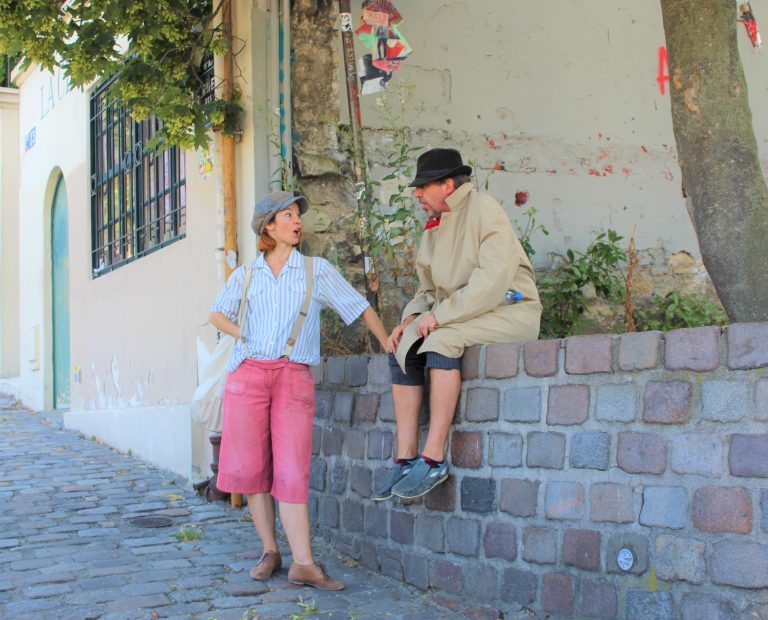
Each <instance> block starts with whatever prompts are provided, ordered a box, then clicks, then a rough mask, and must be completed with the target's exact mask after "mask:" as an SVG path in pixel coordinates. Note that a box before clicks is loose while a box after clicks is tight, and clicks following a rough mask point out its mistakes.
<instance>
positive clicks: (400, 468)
mask: <svg viewBox="0 0 768 620" xmlns="http://www.w3.org/2000/svg"><path fill="white" fill-rule="evenodd" d="M416 462H417V459H412V460H410V461H408V462H407V463H402V464H400V463H395V466H394V467H393V468H392V473H391V475H390V477H389V481H388V482H386V483H385V484H383V485H382V486H381V487H380V488H378V489H374V491H373V494H372V495H371V499H372V500H373V501H374V502H383V501H384V500H385V499H389V498H390V497H392V487H393V486H395V485H396V484H397V483H398V482H400V481H401V480H402V479H403V478H405V476H406V475H407V474H408V472H409V471H411V468H412V467H413V466H414V465H415V464H416Z"/></svg>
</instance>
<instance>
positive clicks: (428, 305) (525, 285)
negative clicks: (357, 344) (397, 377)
mask: <svg viewBox="0 0 768 620" xmlns="http://www.w3.org/2000/svg"><path fill="white" fill-rule="evenodd" d="M446 202H447V203H448V205H449V206H450V207H451V210H450V211H447V212H445V213H443V214H442V217H441V220H440V225H439V226H437V227H436V228H431V229H429V230H427V231H425V232H424V236H423V237H422V241H421V245H420V246H419V251H418V253H417V256H416V272H417V274H418V277H419V290H418V292H417V293H416V295H415V297H414V298H413V299H412V300H411V301H410V302H409V303H408V305H407V306H406V307H405V309H404V310H403V315H402V319H403V320H405V318H406V317H408V316H410V315H412V314H423V313H425V312H433V313H434V315H435V318H436V319H437V322H438V325H439V327H438V328H437V329H436V330H435V331H433V332H432V333H431V334H430V335H429V336H427V338H425V339H424V342H423V344H422V345H421V347H420V348H419V353H425V352H427V351H434V352H436V353H441V354H442V355H445V356H447V357H461V356H462V355H463V354H464V349H465V348H466V347H468V346H470V345H473V344H489V343H493V342H525V341H528V340H536V339H537V338H538V336H539V321H540V319H541V302H540V301H539V294H538V291H537V290H536V279H535V276H534V273H533V268H532V267H531V263H530V261H529V260H528V256H527V255H526V254H525V251H524V250H523V246H522V245H521V244H520V241H519V240H518V238H517V235H515V232H514V230H513V228H512V224H511V223H510V221H509V217H508V216H507V214H506V212H505V211H504V209H503V208H502V206H501V205H500V204H499V203H498V202H496V200H494V199H493V198H492V197H491V196H488V195H487V194H482V193H480V192H478V191H477V189H476V188H475V186H474V185H472V184H471V183H465V184H464V185H462V186H461V187H459V188H458V189H457V190H456V191H454V192H453V194H451V195H450V196H449V197H448V199H447V200H446ZM507 289H511V290H513V291H520V292H521V293H522V294H523V299H522V301H519V302H516V303H514V304H507V303H506V301H505V300H504V293H505V292H506V291H507ZM417 322H418V321H413V322H411V324H410V325H408V327H407V328H406V329H405V331H404V332H403V335H402V337H401V339H400V344H399V346H398V349H397V354H396V356H397V360H398V362H399V363H400V366H401V368H402V367H403V362H404V360H405V355H406V353H407V352H408V350H409V349H410V348H411V346H413V344H414V343H415V342H416V341H417V340H418V339H419V335H418V334H417V333H416V323H417Z"/></svg>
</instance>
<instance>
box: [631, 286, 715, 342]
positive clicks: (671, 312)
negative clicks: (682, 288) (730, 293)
mask: <svg viewBox="0 0 768 620" xmlns="http://www.w3.org/2000/svg"><path fill="white" fill-rule="evenodd" d="M634 318H635V324H636V326H637V329H638V331H650V330H659V331H665V332H666V331H669V330H670V329H680V328H683V327H703V326H705V325H722V324H723V323H725V322H726V321H727V318H726V317H725V315H724V314H723V312H722V310H720V308H718V307H717V306H716V305H715V304H713V303H712V302H711V301H709V300H707V299H705V298H703V297H700V296H698V295H694V294H692V293H688V294H681V293H678V292H677V291H672V292H670V293H667V294H666V295H654V296H653V303H652V305H651V307H649V308H638V309H636V310H635V313H634Z"/></svg>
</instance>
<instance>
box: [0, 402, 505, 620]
mask: <svg viewBox="0 0 768 620" xmlns="http://www.w3.org/2000/svg"><path fill="white" fill-rule="evenodd" d="M329 413H330V412H329ZM2 415H3V417H7V418H8V421H7V422H6V423H4V424H3V425H1V426H0V532H2V540H4V541H9V542H6V543H5V545H4V548H3V549H2V551H0V617H3V618H5V617H8V618H13V619H14V620H15V619H16V618H19V620H25V619H27V618H34V620H43V619H45V620H47V619H48V618H56V620H86V619H90V618H93V619H94V620H96V619H97V618H98V619H99V620H134V619H135V620H148V619H149V618H150V616H151V615H152V613H153V612H155V611H156V612H157V616H158V617H159V618H184V619H185V620H190V619H191V618H196V620H208V617H215V618H216V619H217V620H228V619H229V618H232V619H233V620H241V619H242V618H243V615H244V614H246V613H247V612H248V610H249V609H251V610H252V612H253V613H251V618H255V617H256V616H255V615H254V614H255V612H257V611H258V613H259V614H260V615H259V618H265V619H266V618H276V619H277V618H288V617H290V616H291V614H296V613H299V612H301V609H300V608H299V607H298V605H297V604H296V600H297V598H298V597H299V596H304V597H305V598H308V597H312V598H315V599H316V600H317V602H318V605H319V606H320V608H321V609H322V610H323V611H325V612H326V613H325V615H324V616H323V617H325V618H335V617H339V618H345V619H347V618H349V617H350V616H351V615H353V613H352V612H355V613H357V611H358V610H364V609H367V610H372V613H369V614H368V616H367V617H369V618H376V617H385V615H384V614H383V613H382V612H383V610H386V614H388V615H386V617H390V618H392V619H393V620H396V619H397V618H401V619H405V618H407V619H408V620H417V619H419V618H446V619H450V620H460V619H462V618H465V617H466V616H465V615H464V614H463V613H462V612H456V613H454V612H452V611H450V610H448V609H446V608H445V607H438V606H435V604H434V596H433V594H432V592H430V591H428V590H427V589H428V588H429V562H428V561H426V560H424V558H423V557H421V556H422V555H423V551H422V552H419V553H416V552H413V551H411V552H410V553H409V552H407V551H403V552H400V550H392V549H387V548H386V547H384V548H381V549H377V548H376V545H373V544H368V545H367V546H366V547H365V553H367V554H369V555H372V560H373V565H375V566H376V567H377V568H379V567H381V570H382V571H383V572H385V573H386V574H388V575H392V576H393V577H395V578H399V577H401V578H404V579H405V580H406V582H408V583H409V584H412V585H405V584H401V583H397V582H395V581H394V580H393V579H391V578H387V577H384V576H382V575H379V574H375V573H372V572H370V571H368V570H366V569H365V568H363V567H362V566H360V565H355V566H352V565H350V564H349V563H348V559H347V563H345V558H343V557H342V556H340V555H339V554H338V553H337V552H336V551H335V550H333V549H332V548H331V547H329V546H326V545H325V544H324V543H323V541H322V540H321V539H317V540H316V541H314V551H315V553H316V555H317V557H318V560H320V561H322V562H323V563H325V564H326V566H327V567H328V570H329V572H330V574H331V575H333V576H334V577H336V578H338V579H341V580H342V581H344V582H345V583H346V584H347V586H348V588H347V590H346V591H345V592H344V593H321V592H318V591H312V590H309V589H308V588H301V587H298V586H293V585H291V584H288V582H287V566H289V565H290V561H291V557H290V554H289V550H288V548H287V546H286V545H285V543H284V542H281V546H282V547H283V551H284V556H283V557H284V563H285V566H286V568H283V569H282V570H281V571H278V573H277V574H276V575H275V576H274V578H273V579H272V580H271V581H270V582H269V584H268V585H266V586H265V584H261V583H258V582H254V581H252V580H251V579H250V578H249V576H248V569H249V568H250V567H251V566H252V565H253V564H254V563H255V558H257V557H258V556H259V554H260V548H259V544H258V538H257V536H256V534H255V532H254V531H253V526H252V524H250V523H249V521H250V520H249V519H248V518H247V512H246V510H245V509H240V510H232V509H231V508H230V507H229V505H228V504H227V503H223V502H219V503H213V504H208V503H207V502H205V501H204V500H203V499H202V498H200V497H198V496H196V495H195V494H194V493H192V492H191V491H190V490H188V489H187V488H186V487H184V486H181V485H170V484H168V483H167V481H168V479H169V478H170V477H171V476H170V475H169V474H168V473H167V472H161V471H158V470H156V469H154V468H152V467H149V466H147V465H145V464H144V463H142V462H141V461H139V460H137V459H133V458H130V457H127V456H126V455H120V454H116V453H114V452H112V451H111V450H110V449H109V448H108V447H107V446H104V445H99V444H95V443H93V442H91V441H90V440H89V439H87V438H80V437H78V436H77V434H76V433H71V432H68V431H61V430H57V429H55V428H51V427H46V426H43V425H42V424H41V423H40V421H39V420H37V419H36V417H35V416H30V415H29V413H28V412H22V413H14V412H10V413H9V412H3V414H2ZM332 458H333V459H346V458H347V457H346V456H341V455H338V456H334V457H332ZM332 463H333V461H332ZM337 464H339V463H337ZM341 465H342V466H343V464H341ZM337 469H338V468H336V467H331V468H329V470H330V471H328V470H322V471H321V474H322V476H321V479H322V480H323V483H324V484H325V485H330V484H334V485H336V484H337V483H336V482H335V480H336V478H334V472H336V471H337ZM358 469H360V470H361V471H365V472H367V479H362V478H360V476H358V486H357V488H358V489H360V480H362V484H363V486H366V484H365V483H366V480H367V487H368V489H367V490H368V493H369V492H370V483H371V469H369V468H368V467H360V466H358ZM347 470H348V476H349V482H350V484H352V481H353V479H355V474H354V471H353V469H352V468H351V467H349V466H347ZM32 474H34V475H32ZM363 478H366V477H365V476H363ZM27 481H34V482H33V483H32V482H27ZM73 481H75V482H73ZM339 484H341V483H339ZM78 485H79V486H78ZM354 488H355V487H354V486H353V489H354ZM66 489H70V490H66ZM169 496H175V497H176V500H175V501H172V500H171V499H169ZM178 496H180V499H178ZM352 496H353V497H354V496H355V495H354V493H353V494H352ZM366 497H367V496H366ZM480 499H482V498H480ZM46 504H47V505H50V506H53V505H55V506H56V508H55V509H52V510H41V509H40V508H41V505H42V506H43V507H44V506H45V505H46ZM313 505H315V506H316V505H317V496H316V495H315V497H314V502H313ZM369 505H370V502H369V501H368V500H367V499H365V500H354V499H351V500H350V501H346V502H344V503H342V504H340V505H339V506H337V509H338V511H339V514H338V518H339V519H341V520H342V521H348V520H350V519H352V520H354V519H353V517H354V518H356V519H357V521H358V525H359V531H361V532H363V531H364V529H365V526H366V521H365V514H366V510H365V508H367V507H368V506H369ZM324 506H325V507H324V508H323V509H322V510H321V509H318V508H315V509H314V514H315V515H318V514H321V513H322V514H323V515H324V517H323V519H324V521H325V522H327V523H331V522H333V519H332V518H331V517H330V516H329V515H331V516H333V514H335V513H334V510H333V509H332V507H329V506H328V505H326V504H324ZM16 508H19V510H18V511H17V510H16ZM374 508H375V510H373V509H372V510H371V511H370V512H368V515H369V516H368V522H367V525H368V526H369V527H370V528H371V532H374V531H375V532H382V531H386V528H387V527H390V528H392V530H393V532H394V531H395V530H396V529H397V531H398V532H399V534H398V535H400V536H401V537H403V542H402V544H403V545H404V549H412V548H413V547H412V545H413V544H414V540H415V543H416V545H418V544H419V542H418V539H417V532H416V530H417V526H416V520H415V519H414V515H413V513H411V512H409V511H408V508H407V507H406V506H404V507H403V508H402V509H398V510H397V513H398V514H399V517H398V518H395V517H394V516H393V517H392V518H391V519H390V520H391V524H390V523H388V520H387V519H388V514H389V505H387V506H376V507H374ZM84 511H88V512H84ZM150 513H151V514H155V513H157V514H168V515H169V516H172V517H174V518H175V519H177V521H176V523H175V524H174V526H173V527H170V528H165V529H162V530H152V529H142V528H137V527H133V526H131V525H130V524H128V523H127V520H126V519H127V517H128V516H130V515H142V514H143V515H146V514H150ZM448 516H449V517H450V518H452V519H453V520H452V521H451V525H450V531H451V533H452V535H454V536H455V538H454V539H452V541H451V542H452V544H453V545H454V546H456V545H459V546H460V547H461V548H462V549H464V550H465V551H466V552H468V553H469V552H472V550H473V549H474V548H477V550H476V551H475V555H478V554H479V553H480V551H479V545H480V541H479V540H475V536H474V535H473V527H472V525H473V523H474V524H476V525H475V529H477V528H479V527H480V526H479V523H480V521H479V520H478V521H476V520H475V519H474V518H472V516H471V515H470V514H465V516H464V517H462V518H457V517H454V516H453V515H448ZM73 518H74V519H76V520H77V521H78V523H73V522H72V521H73ZM398 519H399V520H398ZM403 519H405V521H408V520H410V528H411V529H410V530H409V524H408V523H406V522H401V521H402V520H403ZM443 519H444V517H439V518H437V519H436V520H430V521H429V522H427V523H426V524H423V525H422V531H420V533H421V534H422V536H423V535H424V534H425V531H423V530H426V531H427V532H428V533H429V534H430V535H431V534H432V532H433V531H437V532H438V533H439V536H438V541H439V544H440V545H442V547H441V548H444V547H445V546H446V541H445V534H444V533H443ZM446 522H447V519H446ZM183 523H196V524H201V525H202V527H203V537H202V538H201V539H200V540H197V541H190V542H185V543H180V542H177V541H176V540H175V539H174V538H173V537H172V534H174V533H176V532H177V531H178V527H179V525H181V524H183ZM107 524H108V527H107V526H106V525H107ZM435 524H437V527H435ZM424 525H426V527H424ZM382 527H383V530H382ZM409 531H410V536H411V539H410V540H409V538H408V534H409ZM83 532H88V533H90V534H96V535H95V536H93V537H91V536H89V535H86V536H83V535H82V533H83ZM363 536H367V537H370V538H372V539H374V540H378V541H381V540H383V539H377V537H376V536H375V534H373V535H372V534H363ZM477 537H478V538H479V532H478V534H477ZM10 541H13V545H12V544H11V542H10ZM16 541H17V542H18V544H16ZM345 544H347V546H349V547H350V548H353V547H354V545H353V544H352V543H351V542H349V541H347V543H345ZM379 544H380V543H379ZM341 546H342V545H340V547H341ZM356 548H357V557H360V554H361V551H360V550H361V548H362V546H360V545H358V546H357V547H356ZM416 548H417V549H418V546H417V547H416ZM482 576H483V578H484V582H487V583H488V586H487V588H484V589H483V591H482V592H485V593H486V594H485V595H484V596H492V593H493V592H494V591H495V590H496V588H497V581H496V579H497V578H496V576H495V573H494V572H493V570H491V571H490V572H488V571H484V572H482ZM446 583H448V584H449V585H450V583H453V582H450V580H448V582H446ZM455 583H461V584H462V587H463V583H464V580H463V579H462V580H460V581H459V582H455ZM414 586H415V587H414ZM265 587H268V588H270V591H269V592H264V593H263V594H262V592H263V591H264V589H265ZM417 588H418V589H417ZM486 590H488V592H486ZM489 592H490V594H489ZM479 594H482V593H479ZM329 614H330V615H329ZM357 617H360V618H363V617H366V616H365V615H363V614H362V613H361V614H359V615H358V616H357Z"/></svg>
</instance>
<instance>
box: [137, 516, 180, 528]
mask: <svg viewBox="0 0 768 620" xmlns="http://www.w3.org/2000/svg"><path fill="white" fill-rule="evenodd" d="M127 521H128V523H130V524H131V525H133V526H134V527H168V526H169V525H173V519H171V518H170V517H160V516H157V515H147V516H144V517H133V518H132V519H128V520H127Z"/></svg>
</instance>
